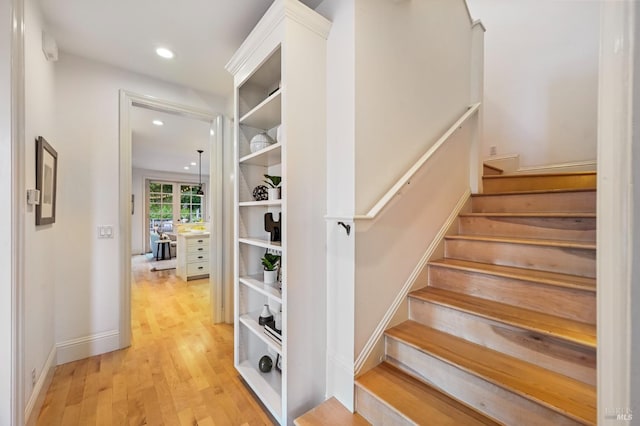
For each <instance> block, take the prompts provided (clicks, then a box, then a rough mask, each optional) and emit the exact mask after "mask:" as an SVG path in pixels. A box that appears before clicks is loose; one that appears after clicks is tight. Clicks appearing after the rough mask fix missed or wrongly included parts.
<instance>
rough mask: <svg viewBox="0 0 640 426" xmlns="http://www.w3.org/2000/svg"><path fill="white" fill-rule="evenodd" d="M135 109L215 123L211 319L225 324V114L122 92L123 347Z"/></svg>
mask: <svg viewBox="0 0 640 426" xmlns="http://www.w3.org/2000/svg"><path fill="white" fill-rule="evenodd" d="M134 106H138V107H143V108H147V109H153V110H157V111H161V112H169V113H172V114H177V115H181V116H184V117H188V118H195V119H198V120H202V121H207V122H209V123H211V131H212V132H211V133H212V135H211V137H210V138H209V153H210V158H209V164H210V170H211V172H210V173H209V188H210V196H209V206H208V211H209V213H210V216H211V221H210V232H211V238H209V244H210V247H209V250H210V253H213V256H211V257H210V259H209V262H210V264H209V270H210V271H211V274H210V275H209V297H210V300H211V303H210V307H211V319H212V321H213V322H216V323H217V322H222V320H223V317H222V314H223V309H224V305H223V304H224V286H223V285H222V282H223V281H222V274H223V271H222V265H223V254H222V253H223V251H222V248H223V246H222V243H223V240H222V220H223V217H222V211H223V209H222V207H223V206H222V203H223V197H222V195H223V188H222V177H223V174H222V167H223V166H222V164H223V158H222V153H223V151H222V145H223V143H224V138H223V116H222V114H219V113H215V112H210V111H205V110H201V109H198V108H194V107H191V106H187V105H182V104H178V103H175V102H171V101H167V100H163V99H159V98H156V97H154V96H148V95H140V94H136V93H133V92H130V91H127V90H120V112H119V115H120V143H119V149H120V159H119V207H118V210H119V213H118V216H119V228H120V229H119V234H120V237H121V238H120V254H121V258H120V322H119V335H120V348H125V347H128V346H130V345H131V194H132V188H131V186H132V183H131V177H132V158H131V147H132V140H131V119H130V116H131V108H132V107H134Z"/></svg>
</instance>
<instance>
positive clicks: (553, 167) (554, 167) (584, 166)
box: [516, 160, 598, 173]
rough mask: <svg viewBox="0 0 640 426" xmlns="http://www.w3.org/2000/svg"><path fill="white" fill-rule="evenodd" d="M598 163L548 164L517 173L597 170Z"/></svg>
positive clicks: (521, 168)
mask: <svg viewBox="0 0 640 426" xmlns="http://www.w3.org/2000/svg"><path fill="white" fill-rule="evenodd" d="M597 166H598V162H597V161H596V160H587V161H573V162H567V163H556V164H547V165H544V166H525V167H520V168H518V170H517V171H516V173H532V172H547V171H548V172H558V171H569V170H575V169H580V170H593V171H595V170H596V167H597Z"/></svg>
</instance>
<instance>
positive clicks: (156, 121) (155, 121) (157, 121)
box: [152, 120, 164, 126]
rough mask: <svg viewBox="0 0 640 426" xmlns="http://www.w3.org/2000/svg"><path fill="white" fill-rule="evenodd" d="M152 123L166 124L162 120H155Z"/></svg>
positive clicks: (157, 124)
mask: <svg viewBox="0 0 640 426" xmlns="http://www.w3.org/2000/svg"><path fill="white" fill-rule="evenodd" d="M152 123H153V124H154V125H156V126H164V123H163V122H162V121H160V120H153V121H152Z"/></svg>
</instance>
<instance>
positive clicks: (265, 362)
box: [258, 355, 273, 373]
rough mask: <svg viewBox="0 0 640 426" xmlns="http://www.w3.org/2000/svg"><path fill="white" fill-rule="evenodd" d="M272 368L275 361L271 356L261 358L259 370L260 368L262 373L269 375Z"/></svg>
mask: <svg viewBox="0 0 640 426" xmlns="http://www.w3.org/2000/svg"><path fill="white" fill-rule="evenodd" d="M272 367H273V360H272V359H271V357H270V356H269V355H264V356H263V357H262V358H260V362H259V363H258V368H260V371H262V372H263V373H268V372H269V371H271V368H272Z"/></svg>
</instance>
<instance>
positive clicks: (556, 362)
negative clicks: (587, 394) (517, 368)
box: [409, 298, 596, 385]
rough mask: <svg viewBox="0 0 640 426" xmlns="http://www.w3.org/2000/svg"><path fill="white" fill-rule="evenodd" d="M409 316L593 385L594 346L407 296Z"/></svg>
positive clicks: (440, 329)
mask: <svg viewBox="0 0 640 426" xmlns="http://www.w3.org/2000/svg"><path fill="white" fill-rule="evenodd" d="M409 318H410V319H412V320H414V321H417V322H419V323H421V324H424V325H426V326H429V327H431V328H434V329H436V330H439V331H442V332H445V333H448V334H451V335H453V336H457V337H460V338H462V339H466V340H468V341H470V342H473V343H476V344H478V345H482V346H485V347H488V348H491V349H493V350H496V351H499V352H502V353H505V354H507V355H511V356H513V357H515V358H519V359H521V360H524V361H527V362H530V363H531V364H535V365H538V366H540V367H543V368H546V369H548V370H552V371H555V372H557V373H560V374H564V375H565V376H569V377H572V378H574V379H576V380H580V381H582V382H584V383H588V384H591V385H595V382H596V354H595V351H594V350H593V349H589V348H584V347H580V346H578V345H575V344H573V343H568V342H562V341H560V340H558V339H555V338H552V337H547V336H544V335H542V334H539V333H534V332H531V331H527V330H523V329H520V328H517V327H513V326H510V325H507V324H502V323H499V322H496V321H493V320H490V319H486V318H483V317H479V316H476V315H472V314H469V313H466V312H462V311H458V310H456V309H453V308H449V307H447V306H442V305H438V304H435V303H429V302H424V301H422V300H417V299H414V298H409Z"/></svg>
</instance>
